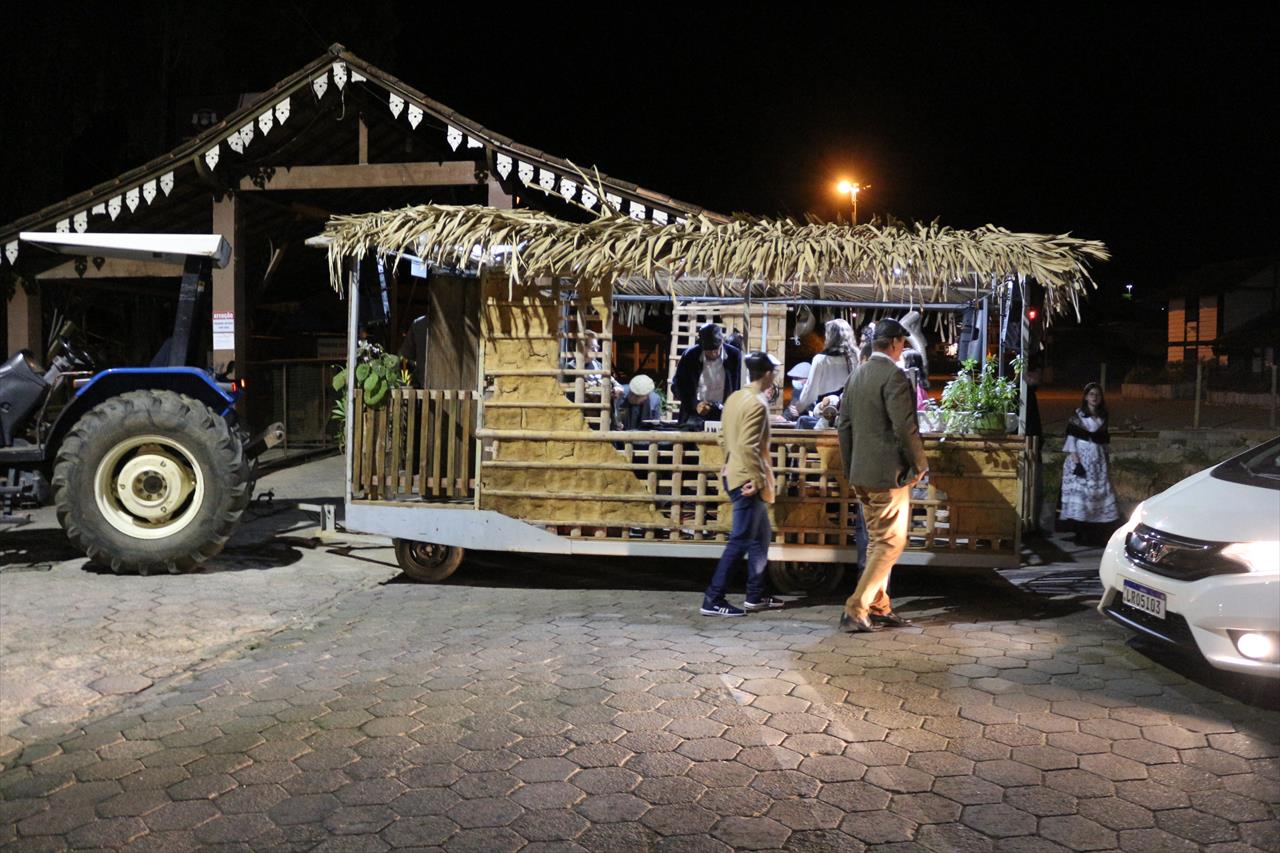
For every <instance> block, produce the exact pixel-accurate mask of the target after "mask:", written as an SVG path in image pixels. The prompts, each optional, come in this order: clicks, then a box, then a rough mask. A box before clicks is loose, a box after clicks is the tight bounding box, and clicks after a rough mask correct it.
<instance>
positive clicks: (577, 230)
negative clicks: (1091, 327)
mask: <svg viewBox="0 0 1280 853" xmlns="http://www.w3.org/2000/svg"><path fill="white" fill-rule="evenodd" d="M325 236H326V237H328V238H329V240H330V244H329V262H330V275H331V280H332V283H333V286H334V287H335V288H336V289H338V290H339V292H340V291H341V289H342V284H341V281H342V272H341V270H342V259H343V258H344V257H347V256H351V257H357V258H359V257H364V256H365V255H367V254H370V253H382V252H385V253H391V254H396V253H400V252H406V253H409V254H414V255H417V256H418V257H420V258H423V259H425V260H428V261H430V262H432V263H436V264H440V265H442V266H448V267H467V266H473V265H475V264H477V263H478V264H488V265H495V264H496V265H502V266H504V267H505V269H506V271H507V274H508V275H509V276H510V277H511V279H512V280H513V281H521V280H527V279H530V278H533V277H539V276H558V277H567V278H573V279H576V280H577V281H578V282H580V283H581V284H582V285H584V286H588V287H589V286H592V285H593V284H594V283H596V282H605V281H607V282H610V283H619V284H620V288H621V289H622V290H626V291H629V292H642V291H644V290H645V289H646V288H650V289H651V290H652V292H660V293H664V294H671V295H673V296H676V295H678V294H679V293H680V292H681V291H685V290H690V289H692V290H696V291H698V292H701V293H706V292H714V293H721V294H724V295H726V296H728V295H740V294H742V293H743V292H745V290H746V288H747V287H748V286H750V287H752V289H753V293H759V292H761V290H762V289H763V291H764V292H769V293H777V294H795V295H801V293H802V291H805V290H807V289H808V288H810V287H813V286H818V285H826V284H832V285H842V284H843V285H860V286H859V287H856V288H855V289H856V290H857V291H859V292H861V294H862V296H863V298H866V297H868V296H873V297H875V298H881V299H898V300H901V299H903V298H904V297H905V298H907V300H908V301H911V302H919V303H928V302H943V301H949V300H951V299H954V298H956V297H957V296H958V295H960V294H961V293H963V292H965V291H967V292H968V294H969V295H971V296H972V295H973V294H974V292H975V290H978V291H983V292H985V291H986V290H987V289H988V288H989V287H990V286H991V284H992V283H994V282H1001V281H1004V280H1006V279H1008V278H1010V277H1012V278H1014V279H1015V280H1019V281H1021V280H1023V279H1027V278H1033V279H1035V280H1036V281H1038V282H1039V283H1040V284H1042V285H1043V286H1044V287H1045V290H1046V308H1047V309H1048V310H1049V311H1050V312H1055V311H1063V310H1065V309H1066V308H1067V307H1068V306H1074V305H1075V304H1076V300H1077V297H1078V296H1079V295H1080V294H1081V293H1083V292H1085V291H1086V290H1088V289H1089V288H1092V287H1093V286H1094V284H1093V280H1092V278H1091V277H1090V274H1089V266H1090V264H1091V263H1093V262H1095V261H1104V260H1107V259H1108V258H1109V257H1110V255H1109V253H1108V252H1107V249H1106V247H1105V246H1104V245H1103V244H1102V243H1100V242H1098V241H1095V240H1082V239H1080V238H1077V237H1072V236H1070V235H1048V234H1018V233H1013V232H1010V231H1006V230H1005V229H1003V228H996V227H994V226H991V225H987V226H983V227H982V228H978V229H974V230H972V231H960V230H955V229H952V228H945V227H943V226H941V225H938V224H936V223H934V224H928V225H921V224H915V225H905V224H896V223H895V224H890V225H875V224H866V225H857V226H853V227H851V226H848V225H833V224H829V223H807V224H802V223H798V222H795V221H793V220H789V219H781V220H778V219H747V218H738V219H735V220H733V221H731V222H714V221H712V220H710V219H708V218H706V217H690V218H689V220H688V221H687V222H683V223H675V224H670V225H662V224H659V223H656V222H651V221H640V220H635V219H632V218H630V217H628V216H623V215H621V214H619V213H617V212H614V211H606V212H605V213H603V214H601V215H599V216H598V217H597V218H595V219H594V220H593V221H590V222H586V223H575V222H566V221H564V220H562V219H557V218H556V217H554V216H551V215H549V214H546V213H541V212H538V211H534V210H499V209H495V208H490V207H479V206H467V207H460V206H450V205H421V206H418V207H408V208H404V209H402V210H388V211H383V212H380V213H368V214H360V215H351V216H335V217H333V218H332V219H330V220H329V222H328V224H327V225H326V226H325Z"/></svg>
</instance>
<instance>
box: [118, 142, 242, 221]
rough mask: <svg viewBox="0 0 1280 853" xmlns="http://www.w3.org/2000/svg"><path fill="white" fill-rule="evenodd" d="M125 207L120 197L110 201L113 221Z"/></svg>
mask: <svg viewBox="0 0 1280 853" xmlns="http://www.w3.org/2000/svg"><path fill="white" fill-rule="evenodd" d="M213 161H214V162H215V163H216V162H218V158H217V157H215V158H213ZM123 206H124V199H122V198H121V197H120V196H114V197H113V198H112V199H111V200H110V201H108V202H107V213H108V214H110V215H111V219H112V220H113V221H114V220H115V218H116V217H117V216H119V215H120V208H121V207H123Z"/></svg>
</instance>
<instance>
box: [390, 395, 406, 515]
mask: <svg viewBox="0 0 1280 853" xmlns="http://www.w3.org/2000/svg"><path fill="white" fill-rule="evenodd" d="M400 399H401V398H400V394H399V393H398V392H395V391H393V392H391V399H390V400H389V401H388V403H389V405H388V406H387V409H388V410H389V412H388V415H387V417H389V418H390V419H391V452H390V454H389V455H390V457H391V458H390V460H389V461H390V464H389V465H388V466H387V494H389V495H394V494H396V493H398V492H399V490H400V457H401V456H402V455H403V454H402V451H403V448H402V447H401V446H400V440H401V437H402V436H401V435H400Z"/></svg>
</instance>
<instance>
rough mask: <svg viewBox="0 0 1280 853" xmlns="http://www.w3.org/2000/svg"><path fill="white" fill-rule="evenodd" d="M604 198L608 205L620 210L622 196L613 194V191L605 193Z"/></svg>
mask: <svg viewBox="0 0 1280 853" xmlns="http://www.w3.org/2000/svg"><path fill="white" fill-rule="evenodd" d="M604 200H605V201H606V202H608V203H609V206H610V207H612V208H613V209H614V211H615V212H617V213H621V212H622V196H620V195H615V194H613V193H605V194H604Z"/></svg>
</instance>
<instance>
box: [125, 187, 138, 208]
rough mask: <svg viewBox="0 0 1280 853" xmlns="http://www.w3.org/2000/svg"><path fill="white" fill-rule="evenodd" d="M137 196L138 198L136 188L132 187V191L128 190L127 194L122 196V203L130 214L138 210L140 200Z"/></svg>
mask: <svg viewBox="0 0 1280 853" xmlns="http://www.w3.org/2000/svg"><path fill="white" fill-rule="evenodd" d="M138 196H139V193H138V188H137V187H134V188H133V189H131V190H129V191H128V192H127V193H125V194H124V203H125V204H126V205H128V207H129V212H130V213H133V212H134V211H135V210H137V209H138V202H139V201H141V199H140V198H139V197H138Z"/></svg>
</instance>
